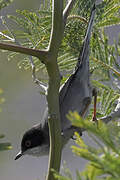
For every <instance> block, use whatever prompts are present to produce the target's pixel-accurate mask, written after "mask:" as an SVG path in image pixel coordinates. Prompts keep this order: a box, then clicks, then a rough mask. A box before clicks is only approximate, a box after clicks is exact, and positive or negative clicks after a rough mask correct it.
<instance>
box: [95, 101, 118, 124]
mask: <svg viewBox="0 0 120 180" xmlns="http://www.w3.org/2000/svg"><path fill="white" fill-rule="evenodd" d="M117 118H120V98H119V99H118V104H117V106H116V108H115V110H114V111H113V112H112V113H111V114H110V115H108V116H105V117H102V118H101V119H98V121H99V120H101V121H103V122H105V123H108V122H110V121H112V120H115V119H117Z"/></svg>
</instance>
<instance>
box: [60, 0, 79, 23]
mask: <svg viewBox="0 0 120 180" xmlns="http://www.w3.org/2000/svg"><path fill="white" fill-rule="evenodd" d="M75 2H76V0H69V2H68V4H67V6H66V7H65V9H64V11H63V20H64V24H66V21H67V17H68V15H69V13H70V11H71V9H72V7H73V5H74V3H75Z"/></svg>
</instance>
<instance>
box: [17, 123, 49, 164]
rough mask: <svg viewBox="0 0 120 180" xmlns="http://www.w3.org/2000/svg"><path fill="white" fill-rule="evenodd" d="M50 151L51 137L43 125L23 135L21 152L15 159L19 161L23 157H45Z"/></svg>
mask: <svg viewBox="0 0 120 180" xmlns="http://www.w3.org/2000/svg"><path fill="white" fill-rule="evenodd" d="M48 151H49V136H48V134H47V133H46V132H45V129H43V128H42V126H41V125H37V126H34V127H32V128H31V129H30V130H28V131H26V132H25V134H24V135H23V138H22V142H21V151H20V153H18V154H17V156H16V157H15V160H17V159H19V158H20V157H21V156H22V155H24V154H28V155H34V156H40V155H45V154H47V153H48Z"/></svg>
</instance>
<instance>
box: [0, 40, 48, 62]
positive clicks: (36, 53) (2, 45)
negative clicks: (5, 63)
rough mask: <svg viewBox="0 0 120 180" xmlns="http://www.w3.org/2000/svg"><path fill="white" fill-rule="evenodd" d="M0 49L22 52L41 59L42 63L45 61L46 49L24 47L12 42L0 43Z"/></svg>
mask: <svg viewBox="0 0 120 180" xmlns="http://www.w3.org/2000/svg"><path fill="white" fill-rule="evenodd" d="M0 49H4V50H8V51H13V52H19V53H22V54H26V55H30V56H35V57H37V58H39V59H40V60H41V62H42V63H44V64H45V63H46V59H47V55H48V50H37V49H32V48H26V47H23V46H18V45H13V44H6V43H0Z"/></svg>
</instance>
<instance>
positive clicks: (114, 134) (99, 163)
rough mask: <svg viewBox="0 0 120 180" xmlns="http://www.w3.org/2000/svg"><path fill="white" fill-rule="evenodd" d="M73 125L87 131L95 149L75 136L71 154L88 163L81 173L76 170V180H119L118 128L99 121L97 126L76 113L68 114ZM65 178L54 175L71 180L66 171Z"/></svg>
mask: <svg viewBox="0 0 120 180" xmlns="http://www.w3.org/2000/svg"><path fill="white" fill-rule="evenodd" d="M69 119H70V120H71V121H72V123H73V125H75V126H77V127H81V128H84V129H86V130H87V132H88V134H89V137H90V138H92V140H93V141H94V142H95V143H96V147H93V146H91V145H86V144H85V142H84V141H83V139H82V138H81V137H80V136H79V134H77V133H75V135H76V144H77V146H72V150H73V152H74V153H75V154H76V155H77V156H79V157H82V158H84V159H86V160H88V161H89V162H88V163H87V165H86V167H85V169H84V171H83V172H79V171H78V170H77V173H76V179H77V180H88V179H89V180H98V179H99V180H100V179H101V180H103V179H109V180H112V179H114V180H118V179H120V171H119V166H120V141H119V139H120V133H119V132H120V127H119V126H117V124H116V123H111V124H109V125H106V124H104V123H103V122H101V121H99V122H98V126H96V125H95V124H93V122H90V121H89V120H87V119H86V120H83V119H82V118H81V117H80V116H79V115H78V114H77V113H76V112H74V113H70V114H69ZM67 172H68V173H67V174H66V176H62V175H59V174H56V173H55V176H56V178H58V179H60V180H72V179H73V177H72V175H71V174H70V172H69V171H68V170H67Z"/></svg>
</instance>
